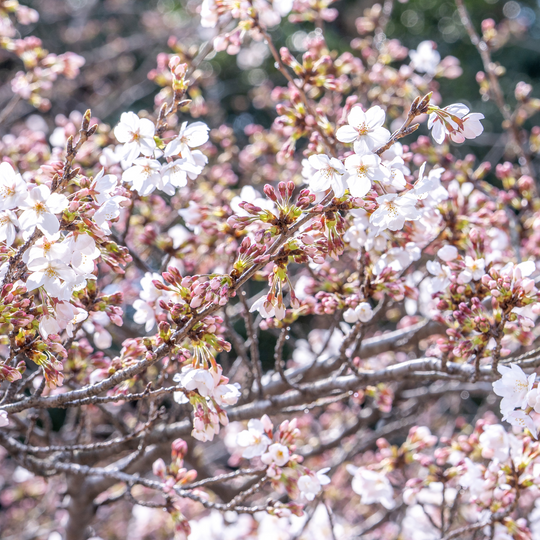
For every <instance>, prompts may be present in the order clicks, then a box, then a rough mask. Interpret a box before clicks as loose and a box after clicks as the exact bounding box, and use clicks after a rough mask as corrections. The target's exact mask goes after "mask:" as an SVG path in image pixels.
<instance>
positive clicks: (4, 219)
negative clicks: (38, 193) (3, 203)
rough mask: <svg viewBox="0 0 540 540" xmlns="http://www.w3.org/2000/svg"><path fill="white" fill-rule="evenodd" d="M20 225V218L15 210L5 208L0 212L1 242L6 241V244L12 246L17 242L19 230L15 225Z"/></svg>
mask: <svg viewBox="0 0 540 540" xmlns="http://www.w3.org/2000/svg"><path fill="white" fill-rule="evenodd" d="M18 226H19V220H18V219H17V216H16V214H15V213H14V212H11V211H10V210H5V211H4V212H0V242H5V243H6V245H8V246H11V244H13V242H15V236H16V235H17V230H16V228H15V227H18Z"/></svg>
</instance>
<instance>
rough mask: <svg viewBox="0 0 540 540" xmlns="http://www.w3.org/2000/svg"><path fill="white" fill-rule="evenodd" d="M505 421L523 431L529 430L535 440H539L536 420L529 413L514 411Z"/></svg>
mask: <svg viewBox="0 0 540 540" xmlns="http://www.w3.org/2000/svg"><path fill="white" fill-rule="evenodd" d="M504 419H505V420H506V421H507V422H508V423H509V424H511V425H512V426H517V427H520V428H521V429H525V428H527V429H528V430H529V431H530V432H531V433H532V436H533V437H534V438H535V439H537V438H538V428H537V426H536V424H535V423H534V420H533V419H532V418H531V417H530V416H529V415H528V414H527V413H525V412H523V411H521V410H517V411H512V412H510V413H508V414H507V415H506V416H505V418H504Z"/></svg>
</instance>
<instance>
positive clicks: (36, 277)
mask: <svg viewBox="0 0 540 540" xmlns="http://www.w3.org/2000/svg"><path fill="white" fill-rule="evenodd" d="M27 266H28V270H30V272H31V274H30V276H29V277H28V279H27V280H26V287H27V289H28V290H29V291H33V290H34V289H37V288H38V287H43V288H44V289H45V290H46V291H47V293H49V294H50V295H51V296H54V297H55V298H62V297H63V293H64V290H65V286H66V283H65V282H69V281H73V280H74V279H75V277H76V274H75V272H74V271H73V269H72V268H70V267H69V266H68V265H67V264H66V263H64V262H62V261H60V260H58V259H55V260H50V259H47V258H45V257H40V258H38V259H34V260H32V261H30V262H29V263H28V265H27Z"/></svg>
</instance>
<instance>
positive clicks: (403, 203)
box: [370, 193, 420, 231]
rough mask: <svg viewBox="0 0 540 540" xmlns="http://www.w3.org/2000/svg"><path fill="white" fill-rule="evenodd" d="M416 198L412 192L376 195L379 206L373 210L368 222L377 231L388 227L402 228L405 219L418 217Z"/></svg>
mask: <svg viewBox="0 0 540 540" xmlns="http://www.w3.org/2000/svg"><path fill="white" fill-rule="evenodd" d="M417 202H418V199H417V198H416V197H415V196H414V195H412V194H408V193H407V194H405V195H401V196H398V195H396V194H395V193H390V194H387V195H381V196H380V197H377V204H378V205H379V208H377V210H375V212H373V214H372V215H371V218H370V222H371V223H372V224H373V225H374V226H375V227H378V229H379V231H382V230H384V229H390V230H391V231H398V230H399V229H402V228H403V225H404V224H405V220H415V219H418V218H419V217H420V212H418V210H417V209H416V204H417Z"/></svg>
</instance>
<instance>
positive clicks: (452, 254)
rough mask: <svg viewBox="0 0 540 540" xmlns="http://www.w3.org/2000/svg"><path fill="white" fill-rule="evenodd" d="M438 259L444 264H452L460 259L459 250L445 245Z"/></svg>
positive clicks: (439, 252)
mask: <svg viewBox="0 0 540 540" xmlns="http://www.w3.org/2000/svg"><path fill="white" fill-rule="evenodd" d="M437 257H439V259H442V260H443V261H444V262H450V261H453V260H455V259H457V257H458V250H457V248H456V247H455V246H450V245H445V246H443V247H442V248H441V249H439V251H437Z"/></svg>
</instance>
